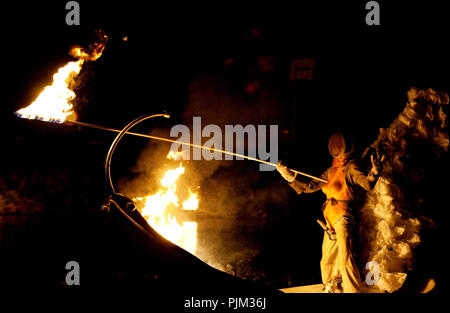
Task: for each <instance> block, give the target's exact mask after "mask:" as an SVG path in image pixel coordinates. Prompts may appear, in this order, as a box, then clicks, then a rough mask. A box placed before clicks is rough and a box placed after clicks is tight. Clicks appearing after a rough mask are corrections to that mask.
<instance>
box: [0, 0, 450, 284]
mask: <svg viewBox="0 0 450 313" xmlns="http://www.w3.org/2000/svg"><path fill="white" fill-rule="evenodd" d="M79 3H80V6H81V25H80V26H67V25H66V24H65V14H66V12H67V11H66V10H65V2H64V1H62V2H60V3H56V2H49V3H42V2H40V1H36V2H29V3H21V4H8V5H2V13H3V14H2V19H1V25H2V30H3V31H2V35H1V37H0V38H1V41H2V49H1V60H2V68H1V73H2V76H3V79H2V86H3V88H2V101H1V103H2V104H1V106H0V118H1V122H0V131H1V134H0V136H1V141H2V153H1V159H0V162H1V166H0V175H1V177H2V178H4V179H5V180H6V181H7V182H8V184H10V186H11V188H15V187H17V184H18V183H17V181H20V178H22V177H24V178H25V180H26V184H29V181H32V177H35V178H36V177H37V178H36V179H35V180H34V181H35V183H34V184H33V183H30V184H31V185H29V186H30V187H29V189H31V193H32V194H33V195H36V194H39V192H40V193H41V194H40V196H39V195H38V197H40V198H39V199H40V200H45V204H46V205H47V206H48V207H47V208H46V210H45V212H44V213H43V214H42V215H41V216H39V217H38V218H37V221H35V220H33V218H29V219H27V218H25V222H19V223H18V224H17V225H18V226H17V228H14V229H12V230H11V229H10V230H8V231H7V232H6V235H4V237H3V238H5V239H4V241H3V243H4V244H3V247H4V248H3V251H5V252H4V253H2V259H3V260H4V263H5V264H4V265H3V266H4V267H3V270H2V271H3V272H8V271H9V270H8V269H6V270H5V267H7V266H13V267H12V268H14V269H17V268H21V266H22V268H23V267H25V268H26V267H28V266H29V264H30V262H31V260H32V259H33V257H35V256H37V255H39V257H38V259H39V261H37V263H38V264H40V266H44V268H45V269H46V271H50V272H51V273H52V274H49V275H47V274H46V273H44V272H45V271H42V273H40V274H39V275H37V276H36V277H39V278H32V280H33V279H35V280H36V281H34V282H33V284H35V283H36V284H38V283H37V280H38V279H41V278H42V279H44V280H45V279H47V278H48V277H52V278H48V280H49V282H50V284H52V283H53V280H52V279H53V278H54V277H57V275H59V274H60V273H64V270H62V271H60V270H54V269H52V266H58V265H57V263H58V262H59V261H60V260H62V259H64V258H65V257H70V253H71V252H68V251H69V250H68V249H65V248H61V250H58V247H61V246H63V245H65V243H66V242H72V241H73V240H74V239H73V238H83V237H82V236H83V235H82V234H80V233H78V231H79V229H80V228H81V229H82V228H83V227H84V226H83V225H84V224H83V223H85V221H86V219H89V218H90V216H91V210H92V208H96V207H99V205H100V203H101V202H102V200H103V199H104V198H105V197H106V196H107V194H108V190H107V188H106V185H105V183H104V181H103V179H104V178H103V161H104V156H105V153H106V151H107V148H108V146H109V144H110V141H111V140H112V137H111V136H110V135H108V134H101V133H98V132H95V131H89V130H82V131H79V130H77V129H66V128H62V127H60V126H58V125H51V124H43V123H42V122H38V121H28V120H20V119H18V118H16V117H15V116H14V115H13V112H14V111H16V110H17V109H19V108H21V107H24V106H25V105H26V104H28V103H30V102H31V101H32V100H33V99H34V98H35V97H36V95H37V94H38V93H39V92H40V90H41V89H42V88H43V87H44V86H45V85H47V84H48V83H49V82H50V79H51V76H52V74H53V73H54V72H55V71H56V69H57V68H58V67H60V66H61V65H62V64H64V63H65V62H67V61H68V60H70V56H68V54H67V51H68V48H69V47H70V46H71V45H73V44H75V43H76V44H80V45H84V46H86V45H88V44H89V43H90V42H91V40H92V38H93V37H92V34H93V30H94V29H98V28H101V29H103V30H104V31H105V32H106V33H107V34H108V36H109V37H110V40H109V42H108V45H107V48H106V49H105V52H104V55H103V56H102V58H101V59H99V60H98V61H97V62H95V63H90V64H89V65H88V66H89V71H87V73H86V74H85V75H90V76H88V77H87V78H88V81H89V82H88V83H87V85H86V86H84V87H83V88H85V89H84V90H85V93H86V94H87V96H88V97H89V99H87V100H88V102H86V104H85V105H83V106H82V107H81V109H80V112H79V116H80V120H82V121H86V122H92V123H98V124H101V125H111V126H117V127H119V126H120V125H124V124H125V123H127V122H128V121H130V120H132V119H134V118H135V117H137V116H139V115H142V114H144V113H148V112H160V111H161V110H166V111H169V112H172V113H173V117H174V119H175V122H176V121H179V120H180V113H181V112H182V111H183V108H184V106H185V104H186V101H187V100H186V97H187V87H188V84H189V82H190V81H191V80H192V79H193V78H194V77H196V76H199V75H202V74H204V73H221V72H222V71H223V61H224V60H225V59H228V58H236V59H238V60H246V61H244V63H245V62H252V60H253V59H254V58H255V57H257V56H259V55H275V56H277V58H278V60H280V65H279V66H280V69H281V70H280V72H281V74H280V75H279V77H277V78H276V79H278V80H279V82H280V84H281V85H282V86H284V87H283V88H284V89H283V90H284V91H285V95H286V99H285V100H284V102H283V104H282V106H283V110H286V112H287V115H289V114H290V112H292V111H291V109H292V107H293V106H295V107H296V116H294V117H292V116H289V117H287V119H288V120H289V119H290V118H291V119H293V120H294V121H295V132H296V133H297V134H302V135H301V136H299V138H301V140H302V142H301V144H296V145H285V146H283V147H281V148H280V150H282V151H281V152H280V157H281V158H283V159H287V160H289V162H290V164H292V167H293V168H302V165H303V164H308V168H307V169H308V171H309V172H311V173H320V172H321V171H322V170H323V169H324V167H325V166H326V164H328V162H330V158H329V155H328V152H327V149H326V142H327V139H328V136H329V135H330V134H331V133H332V132H333V131H334V130H335V129H337V128H340V129H342V128H344V129H345V130H350V131H352V132H353V133H354V135H355V136H356V139H357V142H358V144H359V146H362V147H364V146H366V145H367V144H370V143H371V142H372V141H373V140H374V139H375V138H376V136H377V135H378V128H379V127H387V126H388V125H389V124H390V122H392V121H393V119H394V118H395V117H396V116H397V115H398V113H399V112H400V111H401V110H402V109H403V107H404V104H405V103H406V100H407V99H406V92H407V91H408V90H409V89H410V88H411V87H413V86H415V87H418V88H428V87H432V88H435V89H439V90H443V91H447V92H448V91H449V90H448V88H449V78H448V77H449V76H448V73H449V69H450V68H449V65H450V64H449V63H450V60H449V57H448V48H447V41H448V29H449V26H450V25H449V19H448V18H447V13H446V12H447V11H446V10H445V8H443V7H442V6H440V5H437V4H433V3H430V1H421V2H419V3H411V2H406V1H405V2H398V1H395V4H394V3H392V1H390V2H388V1H379V3H380V6H381V25H380V26H371V27H369V26H367V25H366V24H365V14H366V10H365V9H364V4H365V1H355V2H352V3H347V2H345V1H334V2H330V3H326V2H319V3H315V4H308V3H303V2H302V1H296V2H286V3H283V2H282V3H279V2H276V3H275V2H270V3H263V2H246V3H245V5H244V4H243V3H242V2H214V3H213V2H208V3H196V2H195V3H189V2H185V3H183V4H178V3H175V2H173V3H167V4H164V5H162V4H156V3H153V2H145V3H141V2H130V1H127V2H123V1H121V2H114V3H110V2H109V1H108V2H107V1H104V2H95V3H93V2H88V1H79ZM251 29H257V30H258V31H259V32H261V33H262V34H263V35H264V37H263V39H262V40H247V39H245V38H247V37H248V34H249V32H250V30H251ZM124 36H128V38H129V40H128V41H127V42H124V41H123V40H122V38H123V37H124ZM301 57H314V58H316V60H318V63H317V68H316V71H315V80H314V82H313V83H311V82H299V83H297V85H293V84H292V82H291V81H289V80H288V79H287V76H288V65H289V62H290V60H292V59H294V58H301ZM243 79H245V78H243ZM294 96H295V97H296V102H294V101H293V100H292V99H293V98H294ZM211 109H212V110H214V108H211ZM249 123H251V121H249ZM280 123H281V124H282V123H286V121H280ZM140 148H142V147H137V148H136V151H138V150H139V149H140ZM136 151H130V152H129V156H128V157H129V158H130V160H132V159H133V157H134V156H135V153H136ZM311 151H314V153H310V152H311ZM442 163H443V164H440V165H439V166H444V167H443V168H441V169H439V175H437V174H435V175H436V176H435V177H433V178H435V180H434V181H433V183H430V186H429V188H430V190H429V193H430V194H431V195H433V196H431V197H430V206H432V207H433V208H434V209H433V210H432V211H431V212H430V215H431V216H432V217H433V218H434V219H435V220H437V221H438V222H439V223H441V224H440V226H441V230H440V232H439V233H437V234H434V235H433V236H435V237H432V238H433V240H436V239H437V238H441V236H444V233H445V226H444V225H445V224H444V221H445V211H443V210H444V209H447V207H448V205H446V204H445V202H442V201H443V199H444V197H443V196H442V195H445V192H446V190H448V183H447V182H446V174H447V170H448V165H446V164H445V162H442ZM58 175H63V176H64V177H65V180H66V181H67V184H66V185H62V186H61V185H58V186H54V188H55V190H54V191H53V192H51V193H50V192H49V193H48V189H44V190H43V191H39V186H37V185H39V181H40V180H39V179H40V178H41V177H44V178H45V177H47V176H49V177H51V176H58ZM268 176H269V178H268V179H279V178H278V176H276V175H275V174H268ZM15 178H17V179H15ZM441 179H442V180H441ZM430 181H431V180H430ZM58 184H59V183H58ZM58 187H59V189H58ZM17 188H18V187H17ZM35 190H37V191H35ZM321 201H322V199H321V198H320V196H318V195H317V196H316V195H311V196H306V197H304V198H301V199H300V198H297V197H295V195H293V193H292V197H291V199H290V205H289V207H288V208H284V209H282V210H281V211H279V213H276V214H275V215H274V216H273V224H269V226H268V229H269V230H268V233H266V234H263V237H264V238H266V239H265V240H267V242H269V243H268V244H267V249H268V251H267V254H268V255H274V254H276V255H277V256H273V257H269V258H268V259H267V260H268V261H269V262H274V264H275V265H274V267H275V266H276V267H277V268H280V271H283V270H285V269H284V267H285V266H286V267H287V268H291V269H294V268H295V270H292V271H294V274H293V275H294V276H296V277H302V278H297V279H298V281H299V282H303V283H304V284H307V283H308V282H309V283H314V281H317V279H318V278H320V273H319V271H318V261H319V258H320V242H321V238H320V237H321V231H320V229H318V228H317V226H316V225H312V224H313V222H312V221H314V219H315V217H316V215H317V212H315V211H314V212H305V211H301V212H299V211H298V210H295V209H294V208H295V207H297V206H299V205H301V206H315V207H317V208H319V207H320V205H321ZM62 207H63V209H62ZM80 208H83V209H80ZM87 208H89V209H87ZM438 208H442V210H438ZM91 223H92V225H94V226H92V227H93V228H94V229H95V227H96V226H95V222H91ZM55 225H57V226H55ZM299 229H301V230H300V233H301V236H299V237H300V238H295V237H294V234H298V233H299ZM55 232H60V234H64V235H60V234H57V233H55ZM31 234H33V235H31ZM36 234H37V235H36ZM80 236H81V237H80ZM268 237H270V238H269V239H267V238H268ZM316 237H317V238H316ZM444 237H445V236H444ZM286 238H289V240H286ZM45 240H49V241H51V243H50V244H49V243H48V242H46V244H42V241H45ZM83 240H86V238H83V239H80V240H79V242H83ZM270 242H272V243H270ZM442 245H443V243H440V242H436V241H433V242H431V243H430V244H428V247H431V248H430V250H429V251H431V252H430V253H433V254H432V256H431V257H430V259H432V260H433V261H428V262H425V264H426V266H425V267H426V268H427V270H430V272H432V273H433V274H434V275H441V274H442V273H443V271H442V267H443V266H444V264H445V263H444V261H443V260H442V259H440V256H441V254H440V253H441V251H442V250H443V249H445V248H444V247H442ZM41 246H42V247H41ZM275 247H276V248H275ZM301 247H306V248H304V249H301ZM76 249H79V250H80V251H82V249H83V248H82V244H79V246H77V248H76ZM302 250H303V251H305V250H306V251H309V252H310V253H311V255H305V254H304V253H302V252H300V251H302ZM30 251H31V252H30ZM77 251H78V250H77ZM280 253H281V255H280ZM427 253H428V252H427ZM75 254H76V253H75ZM119 254H120V253H119ZM5 256H6V257H5ZM5 260H6V261H5ZM48 260H54V261H48ZM33 262H34V261H33ZM12 264H14V265H12ZM42 264H45V265H42ZM314 266H315V267H314ZM430 267H432V268H431V269H430ZM282 269H283V270H282ZM52 271H53V272H52ZM287 271H288V272H289V270H287ZM25 272H26V271H25ZM26 273H27V272H26ZM26 273H25V274H24V273H20V274H17V275H16V274H14V275H13V274H12V276H14V277H16V278H18V277H21V278H22V279H23V280H21V281H22V283H21V284H25V285H26V284H28V283H27V280H26V277H27V274H26ZM290 274H292V273H290ZM15 275H16V276H15ZM52 275H53V276H52ZM62 275H63V274H62ZM22 276H24V277H22ZM305 277H306V278H305ZM302 279H303V280H302ZM17 280H20V279H17Z"/></svg>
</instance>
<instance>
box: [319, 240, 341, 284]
mask: <svg viewBox="0 0 450 313" xmlns="http://www.w3.org/2000/svg"><path fill="white" fill-rule="evenodd" d="M333 239H334V238H333ZM337 256H338V245H337V243H336V240H331V239H330V238H329V236H328V234H327V233H326V232H324V236H323V244H322V259H321V260H320V271H321V274H322V283H323V285H324V286H327V285H329V284H330V283H331V282H332V280H333V278H334V277H336V276H337V275H338V273H339V270H338V267H337Z"/></svg>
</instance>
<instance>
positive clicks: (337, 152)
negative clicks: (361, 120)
mask: <svg viewBox="0 0 450 313" xmlns="http://www.w3.org/2000/svg"><path fill="white" fill-rule="evenodd" d="M345 147H346V145H345V139H344V136H343V135H342V134H341V133H340V132H337V133H334V134H333V135H331V137H330V140H329V141H328V150H329V151H330V154H331V156H332V157H333V158H337V157H339V156H341V155H343V154H344V153H345Z"/></svg>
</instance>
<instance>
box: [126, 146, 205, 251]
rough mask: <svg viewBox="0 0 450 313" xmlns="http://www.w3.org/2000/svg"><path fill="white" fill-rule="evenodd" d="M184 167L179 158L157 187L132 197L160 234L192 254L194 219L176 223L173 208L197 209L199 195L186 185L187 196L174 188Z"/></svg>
mask: <svg viewBox="0 0 450 313" xmlns="http://www.w3.org/2000/svg"><path fill="white" fill-rule="evenodd" d="M178 157H179V155H178V154H177V153H173V152H170V153H169V154H168V155H167V158H169V159H178ZM184 172H185V168H184V167H183V165H182V163H181V162H180V164H179V166H178V167H177V168H175V169H169V170H167V171H166V172H165V174H164V176H163V177H162V179H161V180H160V184H161V186H160V188H159V189H158V191H157V192H156V193H154V194H152V195H148V196H145V197H137V198H135V199H133V200H134V201H136V202H137V203H138V204H140V205H138V207H142V209H141V210H140V212H141V214H142V215H143V216H144V218H145V219H146V220H147V222H148V223H149V224H150V225H151V226H152V227H153V228H154V229H155V230H156V231H157V232H159V233H160V234H161V235H162V236H164V237H165V238H166V239H168V240H170V241H172V242H173V243H174V244H176V245H178V246H180V247H182V248H183V249H185V250H187V251H189V252H190V253H192V254H195V252H196V249H197V223H196V222H193V221H183V222H182V223H179V222H178V221H177V219H176V217H175V216H174V215H173V212H172V209H173V208H180V209H182V210H186V211H195V210H197V209H198V203H199V199H198V195H197V194H196V193H193V192H192V191H191V189H189V196H188V198H187V199H184V200H183V199H179V197H178V195H177V193H176V191H177V188H179V187H178V186H177V180H178V178H179V177H180V176H181V175H183V174H184Z"/></svg>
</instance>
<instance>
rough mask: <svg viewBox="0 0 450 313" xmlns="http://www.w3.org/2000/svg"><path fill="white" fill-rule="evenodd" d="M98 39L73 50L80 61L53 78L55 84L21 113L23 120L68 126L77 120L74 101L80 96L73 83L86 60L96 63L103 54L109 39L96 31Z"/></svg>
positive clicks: (62, 69) (72, 53) (64, 68)
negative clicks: (72, 88)
mask: <svg viewBox="0 0 450 313" xmlns="http://www.w3.org/2000/svg"><path fill="white" fill-rule="evenodd" d="M96 34H97V37H98V40H97V41H96V42H95V43H93V44H91V45H90V46H89V48H88V49H84V48H82V47H75V48H72V49H71V50H70V52H69V54H70V55H71V56H73V57H75V58H77V59H78V60H77V61H70V62H68V63H67V64H66V65H64V66H63V67H61V68H59V69H58V71H57V72H56V73H55V74H54V75H53V82H52V84H51V85H49V86H47V87H45V88H44V90H43V91H42V92H41V93H40V94H39V95H38V96H37V98H36V100H35V101H33V102H32V103H31V104H30V105H29V106H27V107H25V108H23V109H20V110H18V111H17V112H16V113H15V114H16V115H17V116H19V117H22V118H28V119H38V120H42V121H47V122H56V123H64V122H65V121H66V120H71V121H76V119H77V115H76V112H75V111H74V110H73V104H72V102H73V100H74V99H75V97H76V94H75V92H74V91H73V90H71V89H70V85H71V83H72V82H73V81H74V79H75V77H77V76H78V74H79V73H80V71H81V69H82V67H83V64H84V62H85V61H95V60H97V59H98V58H99V57H100V56H101V55H102V53H103V50H104V49H105V45H106V42H107V40H108V37H107V36H106V35H105V34H104V33H103V32H102V31H97V32H96Z"/></svg>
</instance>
